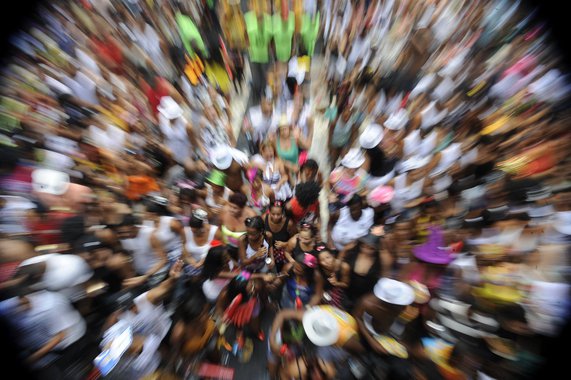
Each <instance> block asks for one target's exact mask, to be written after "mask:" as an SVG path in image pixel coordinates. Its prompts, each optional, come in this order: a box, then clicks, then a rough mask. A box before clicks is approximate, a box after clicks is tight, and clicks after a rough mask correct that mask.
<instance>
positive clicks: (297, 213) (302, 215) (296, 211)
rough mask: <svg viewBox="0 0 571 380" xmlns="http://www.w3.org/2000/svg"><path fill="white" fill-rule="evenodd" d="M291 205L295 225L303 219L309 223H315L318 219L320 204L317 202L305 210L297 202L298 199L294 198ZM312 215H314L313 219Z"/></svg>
mask: <svg viewBox="0 0 571 380" xmlns="http://www.w3.org/2000/svg"><path fill="white" fill-rule="evenodd" d="M290 205H291V213H292V217H293V221H294V222H295V223H299V222H301V221H302V220H303V219H307V221H308V222H313V221H314V220H315V219H316V217H317V213H318V211H319V202H315V203H314V204H312V205H310V206H309V207H307V208H303V207H301V205H300V204H299V202H298V201H297V198H293V199H292V200H291V202H290ZM311 214H313V217H312V215H311Z"/></svg>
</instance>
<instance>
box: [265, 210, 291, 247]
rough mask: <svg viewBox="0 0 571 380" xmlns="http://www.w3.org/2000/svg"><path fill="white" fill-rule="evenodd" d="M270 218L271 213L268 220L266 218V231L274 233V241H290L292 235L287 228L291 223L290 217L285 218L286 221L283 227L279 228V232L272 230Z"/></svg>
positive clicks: (267, 216)
mask: <svg viewBox="0 0 571 380" xmlns="http://www.w3.org/2000/svg"><path fill="white" fill-rule="evenodd" d="M268 218H269V215H266V220H265V225H266V231H270V232H271V233H272V237H273V240H274V241H289V239H290V237H291V236H290V234H289V232H288V230H287V226H288V224H289V218H288V217H286V220H285V223H284V225H283V227H282V229H281V230H279V231H278V232H274V231H272V229H271V228H270V221H269V219H268ZM272 243H273V242H272Z"/></svg>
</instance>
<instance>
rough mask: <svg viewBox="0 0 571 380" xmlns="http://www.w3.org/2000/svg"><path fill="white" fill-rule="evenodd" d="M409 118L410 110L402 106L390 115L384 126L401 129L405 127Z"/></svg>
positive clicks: (394, 129)
mask: <svg viewBox="0 0 571 380" xmlns="http://www.w3.org/2000/svg"><path fill="white" fill-rule="evenodd" d="M408 120H409V118H408V112H407V111H406V110H405V109H404V108H401V109H400V110H398V111H397V112H395V113H393V114H392V115H390V116H389V118H388V119H387V121H385V122H384V126H385V128H388V129H390V130H391V131H400V130H401V129H403V128H404V126H405V125H406V123H408Z"/></svg>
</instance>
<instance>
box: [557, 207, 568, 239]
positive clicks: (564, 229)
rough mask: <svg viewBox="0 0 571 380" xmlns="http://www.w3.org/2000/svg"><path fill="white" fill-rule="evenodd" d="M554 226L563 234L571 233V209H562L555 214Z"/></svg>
mask: <svg viewBox="0 0 571 380" xmlns="http://www.w3.org/2000/svg"><path fill="white" fill-rule="evenodd" d="M553 228H555V229H556V230H557V232H559V233H562V234H563V235H571V211H560V212H558V213H557V215H556V216H555V221H554V222H553Z"/></svg>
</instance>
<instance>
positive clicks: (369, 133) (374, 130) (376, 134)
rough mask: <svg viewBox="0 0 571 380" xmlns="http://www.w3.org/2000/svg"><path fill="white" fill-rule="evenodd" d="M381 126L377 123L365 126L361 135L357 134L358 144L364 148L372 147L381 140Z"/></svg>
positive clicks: (382, 134) (382, 133)
mask: <svg viewBox="0 0 571 380" xmlns="http://www.w3.org/2000/svg"><path fill="white" fill-rule="evenodd" d="M384 135H385V133H384V132H383V127H381V126H380V125H379V124H371V125H369V126H367V128H365V130H364V131H363V133H361V136H359V144H361V146H362V147H363V148H364V149H373V148H374V147H376V146H377V145H379V144H380V142H381V141H382V140H383V136H384Z"/></svg>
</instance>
